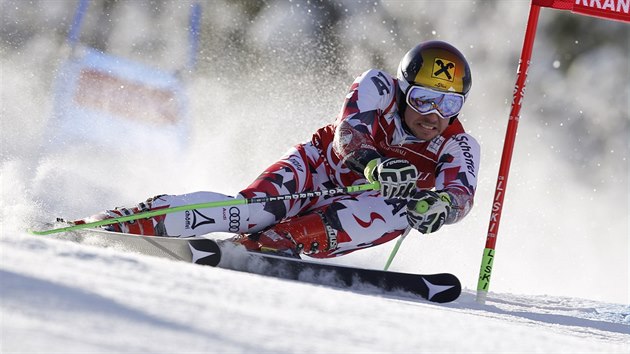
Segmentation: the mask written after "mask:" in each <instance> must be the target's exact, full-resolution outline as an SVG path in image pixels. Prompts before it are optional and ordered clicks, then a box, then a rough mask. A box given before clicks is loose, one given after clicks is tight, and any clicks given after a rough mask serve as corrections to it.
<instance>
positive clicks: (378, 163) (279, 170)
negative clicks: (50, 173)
mask: <svg viewBox="0 0 630 354" xmlns="http://www.w3.org/2000/svg"><path fill="white" fill-rule="evenodd" d="M471 84H472V79H471V73H470V68H469V65H468V63H467V61H466V59H465V58H464V56H463V55H462V54H461V53H460V51H459V50H457V49H456V48H455V47H453V46H452V45H450V44H448V43H446V42H441V41H428V42H424V43H421V44H419V45H417V46H416V47H414V48H412V49H411V50H410V51H409V52H407V53H406V54H405V56H404V57H403V58H402V60H401V61H400V64H399V66H398V71H397V77H396V78H394V77H392V76H391V75H389V74H387V73H385V72H383V71H380V70H376V69H372V70H368V71H366V72H364V73H363V74H362V75H360V76H359V77H358V78H356V80H355V81H354V83H353V84H352V85H351V86H350V89H349V92H348V94H347V95H346V98H345V102H344V104H343V106H342V109H341V112H340V114H339V116H338V117H337V119H336V122H335V123H333V124H329V125H326V126H324V127H322V128H320V129H319V130H317V131H316V132H315V133H314V134H313V137H312V139H311V140H310V141H307V142H304V143H302V144H299V145H297V146H294V147H292V148H291V149H289V151H288V152H287V153H286V154H285V155H284V156H282V157H281V158H280V159H279V160H278V161H277V162H276V163H274V164H272V165H271V166H270V167H268V168H267V169H266V170H265V171H264V172H263V173H262V174H261V175H260V176H259V177H258V178H257V179H256V180H255V181H254V182H253V183H252V184H251V185H249V187H247V188H246V189H244V190H242V191H241V192H239V194H238V195H237V196H236V198H254V197H264V196H275V195H282V194H289V193H298V192H306V191H312V190H318V189H328V188H334V187H338V186H348V185H356V184H364V183H368V182H374V181H378V182H380V190H376V191H366V192H361V193H358V194H352V195H333V196H323V197H314V198H310V199H291V200H279V201H271V202H267V203H253V204H242V205H237V206H230V207H217V208H207V209H198V210H191V211H184V212H177V213H172V214H167V215H161V216H155V217H152V218H144V219H140V220H135V221H130V222H123V223H118V224H113V225H109V226H108V228H109V229H110V230H113V231H118V232H126V233H134V234H142V235H158V236H173V237H191V236H199V235H203V234H207V233H212V232H231V233H235V234H237V236H235V238H234V241H236V242H238V243H241V244H242V245H244V246H245V247H246V248H247V249H248V250H251V251H263V252H265V251H267V252H276V253H286V254H289V255H292V256H297V255H299V254H300V253H303V254H306V255H309V256H311V257H318V258H326V257H335V256H339V255H343V254H347V253H349V252H352V251H356V250H359V249H363V248H367V247H372V246H376V245H379V244H382V243H385V242H387V241H390V240H392V239H395V238H396V237H399V236H401V235H403V234H404V233H405V232H407V231H408V230H409V228H410V227H412V228H414V229H416V230H418V231H420V232H421V233H423V234H430V233H433V232H435V231H437V230H438V229H440V228H441V227H442V226H443V225H444V224H453V223H456V222H458V221H460V220H462V218H464V216H466V214H467V213H468V212H469V211H470V209H471V208H472V206H473V197H474V194H475V189H476V183H477V173H478V169H479V153H480V148H479V144H478V143H477V141H476V140H475V138H473V137H472V136H471V135H469V134H467V133H466V132H465V131H464V128H463V126H462V124H461V122H460V121H459V119H458V115H459V113H460V111H461V109H462V107H463V105H464V101H465V100H466V97H467V95H468V93H469V90H470V87H471ZM229 198H232V197H231V196H227V195H224V194H220V193H215V192H195V193H190V194H184V195H161V196H157V197H154V198H151V199H149V200H147V201H146V202H144V203H140V204H139V205H138V206H137V207H134V208H116V209H114V210H107V211H105V212H103V213H100V214H97V215H95V216H92V217H89V218H86V219H83V220H78V221H75V223H76V224H80V223H85V222H93V221H97V220H102V219H107V218H112V217H119V216H124V215H130V214H134V213H139V212H144V211H149V210H159V209H163V208H168V207H175V206H180V205H186V204H196V203H204V202H212V201H219V200H226V199H229ZM420 202H422V203H423V205H426V204H425V203H424V202H426V203H428V206H429V207H428V210H426V211H424V210H421V211H418V210H417V208H416V207H417V205H418V203H420Z"/></svg>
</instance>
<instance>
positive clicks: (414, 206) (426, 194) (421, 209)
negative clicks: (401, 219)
mask: <svg viewBox="0 0 630 354" xmlns="http://www.w3.org/2000/svg"><path fill="white" fill-rule="evenodd" d="M450 212H451V197H450V196H449V195H448V193H446V192H439V191H437V192H433V191H427V190H420V191H417V192H416V193H415V194H414V195H413V196H412V197H411V199H410V200H409V202H408V203H407V221H409V225H411V227H413V228H414V229H416V230H418V231H420V232H421V233H423V234H430V233H432V232H435V231H437V230H438V229H439V228H440V227H442V225H444V222H446V217H447V216H448V213H450Z"/></svg>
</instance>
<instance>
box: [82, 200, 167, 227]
mask: <svg viewBox="0 0 630 354" xmlns="http://www.w3.org/2000/svg"><path fill="white" fill-rule="evenodd" d="M156 198H159V196H158V197H154V198H149V199H147V201H146V202H143V203H140V204H138V206H137V207H134V208H115V209H112V210H105V211H103V212H100V213H98V214H96V215H92V216H89V217H87V218H84V219H79V220H74V221H70V223H71V224H73V225H81V224H87V223H91V222H97V221H102V220H107V219H113V218H119V217H122V216H129V215H133V214H138V213H143V212H146V211H150V210H157V209H159V208H155V209H151V203H152V202H153V200H155V199H156ZM164 217H165V216H164V215H159V216H154V217H151V218H144V219H138V220H131V221H125V222H121V223H114V224H110V225H104V226H101V228H102V229H104V230H107V231H113V232H122V233H127V234H136V235H143V236H167V235H166V229H165V227H164Z"/></svg>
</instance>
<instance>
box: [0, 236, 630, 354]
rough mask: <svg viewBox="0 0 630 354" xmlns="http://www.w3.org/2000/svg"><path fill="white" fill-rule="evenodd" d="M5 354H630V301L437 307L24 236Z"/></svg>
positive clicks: (541, 299) (503, 301)
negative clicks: (134, 353)
mask: <svg viewBox="0 0 630 354" xmlns="http://www.w3.org/2000/svg"><path fill="white" fill-rule="evenodd" d="M0 249H1V250H2V260H3V262H2V268H1V269H0V280H1V281H2V303H1V305H0V310H1V312H2V348H1V349H2V352H3V353H10V352H64V353H75V352H99V353H101V352H153V353H157V352H163V353H183V352H208V353H223V352H251V353H260V352H273V353H294V352H335V353H359V352H398V353H403V352H406V353H408V352H431V353H439V352H445V353H446V352H448V353H453V352H457V353H467V352H476V353H478V352H484V353H485V352H493V353H533V352H540V353H550V352H553V353H627V352H628V349H630V347H629V343H630V342H629V341H630V333H629V331H628V330H629V328H630V313H629V312H628V308H627V306H623V305H619V304H609V303H603V302H597V301H591V300H584V299H579V298H568V297H552V296H524V295H510V294H498V293H491V294H490V297H489V299H488V302H487V303H486V305H483V306H482V305H479V304H477V303H476V302H475V300H474V294H473V293H472V292H471V291H470V290H467V291H465V292H464V294H463V295H462V296H461V298H460V299H459V300H457V301H456V302H454V303H450V304H443V305H437V304H432V303H429V302H425V301H423V300H418V299H415V298H412V297H410V296H409V295H408V294H385V293H382V292H379V291H378V290H375V289H370V288H365V289H353V290H344V289H335V288H329V287H323V286H317V285H310V284H306V283H299V282H294V281H287V280H279V279H275V278H269V277H265V276H258V275H252V274H247V273H240V272H235V271H229V270H224V269H218V268H210V267H205V266H198V265H193V264H188V263H183V262H176V261H169V260H163V259H159V258H153V257H149V256H142V255H136V254H131V253H121V252H120V251H117V250H113V249H102V248H97V247H94V246H87V245H79V244H75V243H71V242H68V241H60V240H55V239H52V238H46V237H34V236H28V235H26V234H24V233H20V232H11V235H5V236H3V237H2V239H1V241H0Z"/></svg>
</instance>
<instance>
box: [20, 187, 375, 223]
mask: <svg viewBox="0 0 630 354" xmlns="http://www.w3.org/2000/svg"><path fill="white" fill-rule="evenodd" d="M379 188H380V184H379V182H373V183H367V184H359V185H356V186H348V187H337V188H331V189H322V190H318V191H310V192H302V193H291V194H283V195H276V196H266V197H255V198H246V199H240V198H235V199H230V200H219V201H214V202H207V203H198V204H188V205H180V206H177V207H172V208H164V209H160V210H153V211H146V212H143V213H138V214H134V215H127V216H120V217H117V218H111V219H105V220H100V221H94V222H90V223H85V224H79V225H71V226H66V227H61V228H57V229H50V230H41V231H36V230H28V232H29V233H31V234H33V235H50V234H56V233H61V232H66V231H74V230H81V229H88V228H92V227H99V226H106V225H111V224H117V223H121V222H125V221H132V220H138V219H144V218H150V217H153V216H158V215H166V214H171V213H176V212H179V211H186V210H193V209H205V208H216V207H223V206H234V205H242V204H253V203H267V202H273V201H277V200H291V199H305V198H313V197H322V196H327V195H337V194H347V193H355V192H362V191H370V190H375V189H379Z"/></svg>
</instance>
